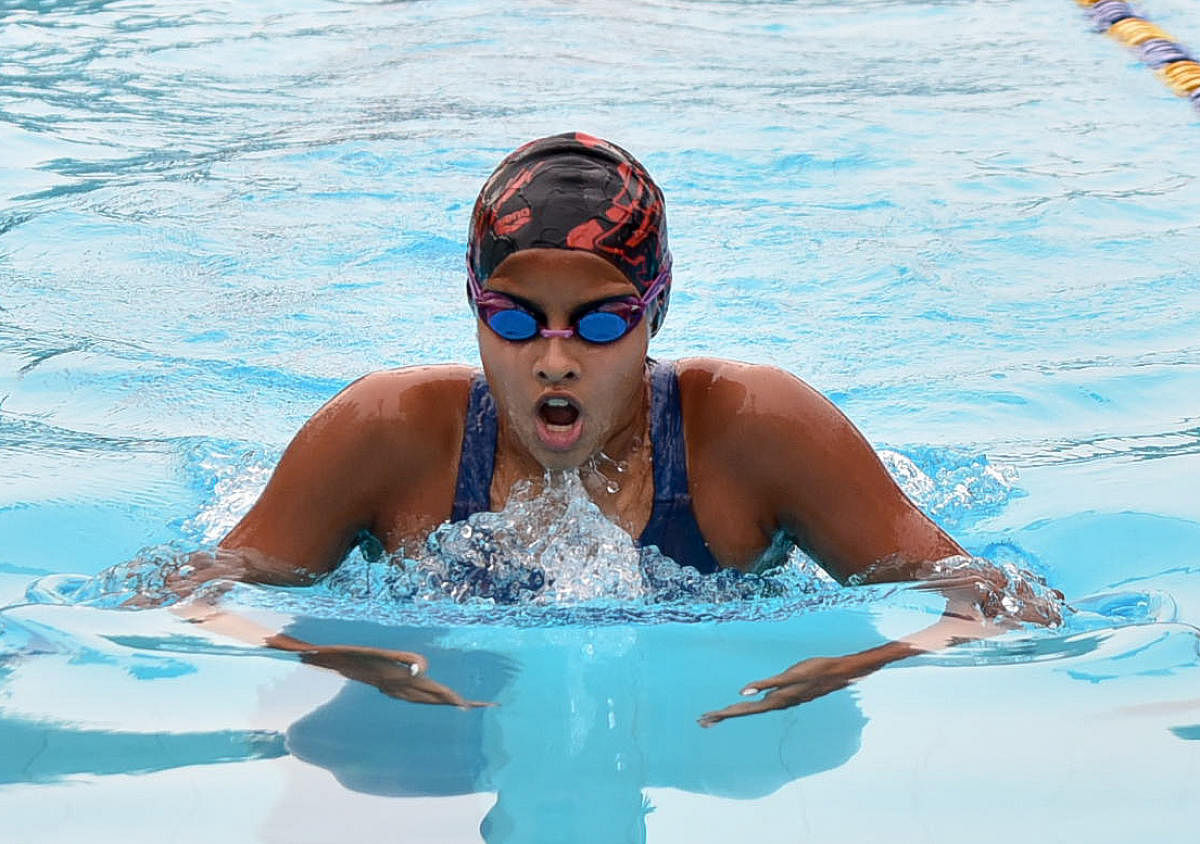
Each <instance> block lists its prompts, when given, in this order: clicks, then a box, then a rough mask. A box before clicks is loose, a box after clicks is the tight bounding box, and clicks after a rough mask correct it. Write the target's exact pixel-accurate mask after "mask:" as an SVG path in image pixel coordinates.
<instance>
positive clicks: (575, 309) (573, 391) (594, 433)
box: [478, 249, 649, 470]
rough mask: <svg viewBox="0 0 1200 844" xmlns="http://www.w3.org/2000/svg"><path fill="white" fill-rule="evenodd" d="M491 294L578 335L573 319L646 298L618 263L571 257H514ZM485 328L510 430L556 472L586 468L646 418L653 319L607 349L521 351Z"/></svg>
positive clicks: (485, 347) (485, 349)
mask: <svg viewBox="0 0 1200 844" xmlns="http://www.w3.org/2000/svg"><path fill="white" fill-rule="evenodd" d="M484 287H485V288H486V289H489V290H496V291H498V292H500V293H506V294H508V295H510V296H514V297H517V298H518V299H520V300H521V301H522V303H524V304H527V305H528V306H530V309H531V310H535V311H536V312H537V313H539V314H540V315H542V316H544V318H545V323H546V325H545V327H546V328H549V329H552V330H558V329H565V328H570V327H571V317H572V315H577V314H578V313H579V312H580V311H581V309H583V308H586V306H587V305H589V304H591V303H594V302H599V301H602V300H605V299H611V298H613V297H618V296H629V295H636V294H637V292H638V291H637V288H635V287H634V285H633V283H632V282H631V281H629V279H627V278H626V277H625V276H624V275H623V274H622V273H621V271H620V270H618V269H617V268H616V267H614V266H613V265H612V264H610V263H608V261H605V260H604V259H603V258H600V257H599V256H597V255H593V254H591V253H590V252H581V251H575V250H567V249H526V250H522V251H520V252H517V253H515V254H513V255H510V256H509V257H508V258H506V259H505V260H504V261H503V262H501V264H500V266H498V267H497V268H496V270H495V272H493V273H492V275H491V277H490V278H489V279H488V280H487V283H486V284H485V285H484ZM478 330H479V354H480V357H481V358H482V359H483V369H484V372H485V373H486V375H487V379H488V384H489V386H490V387H491V390H492V395H493V397H494V398H495V400H496V405H497V407H498V409H499V411H500V416H501V420H502V424H503V426H504V427H505V429H506V431H507V433H508V435H510V436H512V437H513V438H515V440H516V441H517V445H518V446H519V447H521V448H523V449H524V450H525V451H526V452H528V454H529V456H531V457H532V458H533V459H534V460H536V461H537V462H538V463H540V464H541V465H542V466H543V467H545V468H546V469H553V470H562V469H572V468H575V467H577V466H579V465H580V464H582V463H583V462H584V461H586V460H587V459H588V458H589V457H591V456H592V455H594V454H596V453H597V452H598V451H600V450H602V449H603V448H604V447H605V444H606V443H607V442H608V441H609V440H610V439H611V438H613V437H614V436H615V435H617V434H618V433H619V432H621V431H623V430H625V429H627V428H628V427H629V426H632V425H633V424H635V422H636V420H637V419H638V418H639V411H640V409H641V402H642V396H643V388H644V380H643V379H644V372H645V359H646V348H647V344H648V341H649V320H642V321H641V322H640V323H638V324H637V325H636V326H634V328H633V330H632V331H630V332H629V333H628V334H626V335H625V336H624V337H621V338H620V339H618V340H616V341H614V342H612V343H606V344H603V345H597V344H593V343H588V342H587V341H585V340H583V339H581V338H580V337H579V336H578V335H576V336H574V337H568V338H562V337H549V338H547V337H541V336H536V337H534V338H533V339H532V340H527V341H524V342H519V343H514V342H511V341H508V340H505V339H503V338H501V337H499V336H498V335H497V334H496V333H495V332H493V331H492V330H491V329H490V328H488V327H487V326H486V325H484V324H483V322H482V321H480V322H479V323H478Z"/></svg>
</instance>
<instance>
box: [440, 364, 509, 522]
mask: <svg viewBox="0 0 1200 844" xmlns="http://www.w3.org/2000/svg"><path fill="white" fill-rule="evenodd" d="M497 430H498V425H497V422H496V402H495V400H494V399H493V398H492V394H491V392H490V391H489V390H488V383H487V379H486V378H484V376H483V373H482V372H477V373H475V377H474V378H472V379H471V397H470V400H469V401H468V402H467V415H466V417H465V419H464V421H463V438H462V452H461V454H460V455H459V458H458V484H457V485H456V486H455V489H454V509H453V510H452V511H451V514H450V521H452V522H461V521H463V520H464V519H466V518H467V517H468V516H470V515H471V514H472V513H482V512H487V511H488V510H490V509H491V506H492V472H493V470H494V469H495V464H496V432H497Z"/></svg>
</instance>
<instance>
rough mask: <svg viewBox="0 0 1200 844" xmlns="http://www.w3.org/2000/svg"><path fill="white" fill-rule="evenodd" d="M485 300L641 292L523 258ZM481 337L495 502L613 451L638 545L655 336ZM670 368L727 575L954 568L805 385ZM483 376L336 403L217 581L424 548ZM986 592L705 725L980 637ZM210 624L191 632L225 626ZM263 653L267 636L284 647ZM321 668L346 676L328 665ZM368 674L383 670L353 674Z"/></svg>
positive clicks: (418, 381) (440, 512)
mask: <svg viewBox="0 0 1200 844" xmlns="http://www.w3.org/2000/svg"><path fill="white" fill-rule="evenodd" d="M485 286H486V287H487V288H490V289H493V290H496V291H499V292H502V293H506V294H509V295H512V296H515V297H518V298H519V299H520V300H522V302H523V303H526V304H527V305H528V306H529V307H530V308H531V309H533V310H535V311H536V312H538V313H540V314H541V315H543V316H544V319H545V323H546V327H548V328H550V329H565V328H568V327H570V321H571V316H572V315H573V314H575V313H577V312H579V311H580V309H581V308H584V307H586V306H587V305H588V304H590V303H594V302H597V301H600V300H604V299H608V298H611V297H615V296H623V295H629V294H634V293H636V292H637V291H636V289H635V288H634V286H633V284H632V283H631V282H629V281H628V279H626V278H625V276H624V275H622V274H621V272H620V271H619V270H617V269H616V268H615V267H613V266H612V265H611V264H609V263H608V262H607V261H605V260H604V259H602V258H600V257H598V256H596V255H593V254H591V253H588V252H581V251H570V250H561V249H530V250H525V251H521V252H518V253H516V254H514V255H512V256H510V257H509V258H507V259H506V260H505V261H504V262H503V263H502V264H500V266H499V267H498V268H497V269H496V271H495V272H494V273H493V275H492V276H491V277H490V278H489V279H488V281H487V283H486V285H485ZM477 331H478V339H479V349H480V356H481V359H482V361H483V367H484V372H485V373H486V376H487V379H488V384H489V386H490V388H491V392H492V395H493V396H494V398H495V400H496V404H497V408H498V410H499V434H498V440H497V446H496V464H495V474H494V476H493V481H492V488H491V494H492V507H493V508H494V509H497V510H498V509H500V508H502V507H503V506H504V503H505V500H506V498H507V495H508V492H509V490H510V489H511V487H512V485H513V484H514V483H515V482H517V481H519V480H528V481H530V482H532V483H533V484H534V485H535V486H536V485H537V484H539V483H540V481H541V479H542V478H543V476H544V472H545V470H546V469H556V470H557V469H574V468H576V467H579V466H582V465H584V464H585V462H586V461H587V460H588V459H589V458H591V457H592V456H593V455H595V454H597V453H598V452H600V451H603V452H604V453H605V454H606V455H607V456H609V457H611V458H612V459H613V460H624V461H626V462H627V463H628V465H629V469H628V472H626V473H625V474H624V475H623V477H622V484H621V489H620V490H619V491H618V492H617V493H615V494H609V493H608V492H607V491H605V490H604V488H603V479H602V478H601V477H599V476H597V475H595V474H594V473H590V472H587V471H584V472H582V473H581V476H582V478H583V480H584V484H585V487H586V488H587V489H588V492H589V495H590V496H591V497H592V499H593V500H594V501H595V503H596V504H597V506H599V508H600V509H601V510H602V511H603V512H604V513H605V514H606V515H607V516H608V517H609V518H611V519H613V520H614V521H615V522H616V523H618V524H620V525H621V526H622V527H624V528H625V529H626V530H627V531H628V532H629V533H630V535H632V536H638V535H640V533H641V531H642V529H643V528H644V527H645V525H646V522H647V521H648V519H649V516H650V511H651V506H652V502H653V495H654V484H653V476H652V467H651V451H650V446H649V442H648V439H649V437H648V430H649V429H648V419H649V401H650V392H649V385H648V375H647V369H646V364H645V360H646V354H647V348H648V339H649V337H648V332H649V328H648V321H645V320H643V322H642V323H640V324H639V325H638V326H637V327H636V328H635V329H634V330H633V331H631V332H630V333H629V334H627V335H625V336H624V337H622V338H621V339H619V340H617V341H616V342H613V343H610V344H607V345H593V344H589V343H587V342H585V341H583V340H582V339H580V338H579V337H570V338H561V337H552V338H544V337H541V336H537V337H535V338H534V339H532V340H529V341H526V342H523V343H513V342H509V341H507V340H504V339H502V338H500V337H498V336H497V335H495V334H494V333H493V332H492V331H491V330H490V329H489V328H488V327H487V326H485V325H483V324H482V322H479V321H478V320H477ZM676 370H677V372H678V376H679V389H680V397H681V403H682V409H683V423H684V429H685V432H686V440H687V466H688V477H689V485H690V492H691V495H692V501H693V507H694V510H695V514H696V519H697V522H698V523H699V525H700V529H701V531H702V533H703V534H704V538H705V540H706V541H707V543H708V545H709V547H710V549H711V550H712V552H713V555H714V556H715V557H716V559H717V560H718V561H719V562H720V563H721V565H723V566H727V567H734V568H738V569H741V570H747V569H749V568H751V567H752V566H753V565H754V563H755V562H756V561H757V560H758V559H759V557H760V556H761V555H762V553H763V552H764V551H765V550H766V549H767V548H768V546H769V545H770V544H771V541H772V539H773V537H774V536H775V534H776V533H777V532H778V531H780V530H782V531H785V532H786V533H787V535H788V536H790V537H791V538H793V539H794V540H795V542H796V543H797V544H798V545H799V546H800V547H801V548H802V549H803V550H804V551H805V552H806V553H808V554H809V555H810V556H811V557H812V558H813V559H815V560H816V561H817V562H819V563H820V564H821V565H822V566H823V567H824V568H825V569H826V570H827V571H829V572H830V574H832V575H833V576H834V577H836V578H837V579H838V580H840V581H845V580H846V579H847V578H849V577H850V576H851V575H854V574H858V573H862V572H864V571H866V570H868V569H871V568H872V567H874V566H877V565H878V564H881V563H883V564H886V571H887V575H886V578H887V579H893V580H907V579H919V578H920V572H921V568H922V566H924V565H926V564H928V563H929V562H931V561H936V560H941V559H944V558H946V557H950V556H954V555H959V554H962V553H963V551H962V549H961V548H960V547H959V546H958V544H957V543H955V542H954V540H952V539H951V538H950V537H949V536H947V535H946V534H945V533H944V532H943V531H942V530H941V529H940V528H938V527H937V525H935V524H934V523H933V522H932V521H931V520H930V519H929V518H928V517H927V516H925V514H924V513H922V512H921V511H920V510H919V509H918V508H917V507H916V506H915V505H913V504H912V502H910V501H909V500H908V498H907V497H906V496H905V495H904V494H903V492H901V490H900V489H899V487H898V486H897V485H896V483H895V482H894V481H893V480H892V478H891V476H890V475H889V474H888V472H887V471H886V469H885V468H884V467H883V465H882V464H881V463H880V461H879V459H878V457H877V456H876V454H875V452H874V450H873V449H872V448H871V447H870V445H869V444H868V443H867V441H866V439H865V438H864V437H863V435H862V434H861V433H860V432H859V431H858V430H857V429H856V428H855V427H854V425H853V424H851V423H850V421H849V420H848V419H847V418H846V417H845V416H844V415H843V414H842V413H841V411H839V410H838V409H837V408H836V407H835V406H834V405H833V404H832V403H831V402H830V401H829V400H827V399H826V398H825V397H824V396H822V395H821V394H820V393H818V392H817V391H816V390H814V389H812V388H811V387H809V386H808V385H807V384H805V383H804V382H803V381H801V380H800V379H798V378H796V377H794V376H792V375H790V374H788V373H786V372H783V371H781V370H779V369H776V368H774V367H769V366H758V365H751V364H743V363H736V362H732V361H725V360H717V359H711V358H693V359H686V360H682V361H679V362H678V363H677V364H676ZM472 375H473V372H472V370H471V369H469V368H468V367H464V366H449V365H448V366H423V367H410V368H403V369H397V370H389V371H383V372H376V373H373V374H371V375H368V376H366V377H364V378H361V379H359V380H358V381H356V382H354V383H353V384H351V385H350V386H349V387H347V388H346V389H345V390H343V391H342V392H341V393H339V394H338V395H337V396H336V397H334V398H333V399H332V400H331V401H330V402H329V403H328V404H326V405H325V406H324V407H323V408H321V409H320V410H319V411H318V412H317V413H316V414H315V415H314V416H313V417H312V419H310V420H309V421H308V422H307V423H306V424H305V425H304V427H303V428H302V429H301V430H300V432H299V433H298V434H297V435H296V437H295V439H294V440H293V441H292V443H291V444H290V445H289V446H288V448H287V450H286V451H285V453H284V455H283V458H282V459H281V460H280V463H279V465H278V467H277V468H276V470H275V472H274V474H273V475H272V477H271V480H270V482H269V483H268V485H267V487H266V489H265V490H264V491H263V493H262V496H261V497H260V498H259V500H258V502H257V503H256V504H255V505H254V507H253V508H252V509H251V510H250V512H249V513H248V514H247V515H246V517H245V518H244V519H242V521H241V522H240V523H239V524H238V525H237V526H236V527H235V528H234V529H233V530H232V531H231V532H230V533H229V535H228V536H227V537H226V538H225V539H224V540H223V541H222V542H221V549H222V551H223V553H222V555H221V556H222V557H224V558H225V559H227V560H228V559H236V560H244V561H246V562H245V563H244V565H242V564H236V565H234V566H233V568H234V569H238V567H239V565H241V568H240V569H238V570H236V571H232V572H226V576H229V575H230V574H232V576H234V577H240V578H243V579H252V580H263V581H267V582H274V583H288V582H293V583H296V582H304V580H305V579H307V578H310V577H312V576H315V575H318V574H321V573H324V572H328V571H330V570H332V569H333V568H334V567H336V566H337V565H338V563H339V562H340V561H341V560H342V558H343V557H344V556H345V555H346V553H347V552H348V551H349V550H350V548H351V547H352V545H353V543H354V541H355V538H356V537H357V535H358V534H359V532H360V531H361V530H363V529H366V530H370V531H371V532H372V533H373V534H374V535H375V536H377V537H379V538H380V539H381V540H382V542H383V544H384V546H385V548H386V549H387V550H388V551H389V552H394V551H409V552H411V551H415V550H416V549H418V548H420V547H421V546H422V545H423V542H424V540H425V538H426V536H427V535H428V533H429V532H430V531H431V530H433V528H435V527H436V526H437V525H439V524H441V523H442V522H444V521H445V520H447V519H448V518H449V517H450V513H451V509H452V506H453V502H454V491H455V483H456V478H457V473H458V461H459V453H460V449H461V443H462V435H463V427H464V416H465V411H466V406H467V398H468V389H469V386H470V382H471V378H472ZM548 398H555V399H560V400H564V399H565V400H566V402H567V404H568V405H569V406H570V407H571V408H573V409H574V410H575V411H576V412H577V416H573V415H572V414H571V413H570V412H567V417H569V418H570V424H563V423H564V422H565V421H566V420H567V417H563V416H561V415H559V416H555V415H554V414H553V413H550V412H548V411H546V410H545V404H546V400H547V399H548ZM559 403H560V404H561V401H560V402H559ZM556 423H557V424H556ZM255 561H257V562H255ZM263 561H271V562H269V563H265V562H263ZM200 576H201V577H203V576H204V575H203V574H201V575H200ZM975 587H976V584H973V583H970V584H964V585H960V586H959V587H957V588H953V589H951V588H948V589H945V590H943V591H946V592H947V594H948V597H949V598H950V599H951V602H952V612H951V613H950V614H949V615H948V616H947V617H946V619H944V621H943V622H941V623H940V624H941V625H942V626H941V627H939V626H938V625H935V626H934V628H931V630H930V631H923V632H922V634H917V635H916V636H914V637H908V639H906V640H901V641H899V642H894V643H891V645H890V646H883V648H882V649H873V650H872V651H869V652H865V653H863V654H854V655H851V656H849V657H835V658H830V659H828V660H823V661H820V662H814V661H813V660H808V661H806V662H804V663H799V664H798V665H796V666H793V667H792V668H791V669H789V670H788V671H787V672H784V674H781V675H777V676H776V677H773V678H767V679H765V680H763V681H761V682H758V683H752V684H750V686H748V687H747V689H746V690H743V692H744V693H757V692H758V691H766V690H768V689H772V690H773V691H771V692H770V693H769V694H768V695H767V696H766V697H765V698H764V699H762V700H756V701H752V702H747V703H743V704H735V705H734V706H732V707H728V708H727V709H725V710H721V711H719V712H715V713H709V714H708V715H706V716H704V718H702V720H701V723H704V724H706V725H707V724H710V723H716V722H717V721H719V720H722V719H723V718H726V717H733V716H736V715H742V714H749V713H750V712H754V711H762V710H764V709H774V708H780V707H782V706H792V705H795V704H796V703H799V702H802V701H804V700H810V699H812V698H813V697H816V696H819V695H821V694H825V693H828V692H829V691H832V690H833V689H835V688H841V687H842V686H845V685H846V684H848V683H849V682H852V681H853V680H854V679H856V678H858V677H861V676H863V675H864V674H866V673H870V671H873V670H875V669H876V668H878V667H880V666H881V665H883V664H886V663H888V662H891V661H894V660H895V659H901V658H904V657H906V656H909V655H912V654H913V653H918V652H922V651H924V650H929V649H932V648H935V647H944V646H945V645H946V644H949V643H951V642H953V641H960V640H963V639H970V638H979V636H981V635H988V632H989V631H987V630H986V629H985V628H986V627H987V622H986V620H985V619H983V618H982V617H981V616H980V614H979V611H978V606H977V605H976V600H977V593H976V592H975V591H973V590H974V589H975ZM213 619H214V616H212V615H211V614H209V615H207V616H205V617H204V619H203V620H202V621H201V620H200V619H193V620H198V621H201V623H210V624H212V626H214V627H219V624H217V623H216V622H214V621H213ZM270 639H271V636H270V635H269V634H264V635H263V636H261V637H260V639H259V640H260V641H267V642H268V644H272V646H275V647H279V646H280V643H278V642H276V643H272V642H270V641H269V640H270ZM285 644H287V646H288V647H287V649H297V646H294V645H293V644H292V643H290V642H289V643H285ZM301 644H303V643H301ZM354 658H355V657H354V656H353V655H351V656H348V657H346V659H354ZM324 661H325V662H326V663H329V664H330V666H331V667H336V666H335V665H334V664H333V663H335V662H336V660H334V659H333V658H331V657H329V656H328V654H326V656H325V658H324ZM400 662H401V663H403V660H400ZM342 673H346V674H347V676H350V675H351V674H352V673H354V672H347V671H343V672H342ZM364 675H365V676H368V677H370V676H377V675H379V672H374V673H372V672H358V676H357V679H364ZM367 681H368V682H369V681H370V680H369V679H368V680H367ZM404 681H405V682H408V680H407V677H406V678H404ZM376 685H379V686H380V688H382V689H384V691H386V692H388V693H394V690H391V689H390V687H387V683H382V684H376ZM445 697H446V700H447V702H457V701H455V700H453V698H451V697H450V696H449V695H446V696H445Z"/></svg>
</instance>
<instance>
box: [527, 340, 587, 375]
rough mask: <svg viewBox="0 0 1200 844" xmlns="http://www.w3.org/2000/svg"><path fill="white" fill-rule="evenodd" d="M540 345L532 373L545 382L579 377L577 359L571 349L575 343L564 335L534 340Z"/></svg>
mask: <svg viewBox="0 0 1200 844" xmlns="http://www.w3.org/2000/svg"><path fill="white" fill-rule="evenodd" d="M534 342H536V343H537V344H538V346H539V347H540V348H539V350H538V355H537V357H536V358H535V359H534V363H533V367H534V375H535V376H536V377H537V379H538V380H539V381H541V382H543V383H546V384H559V383H562V382H563V381H574V380H576V379H577V378H578V377H579V360H578V359H577V358H576V357H575V355H574V354H573V351H572V346H574V345H575V344H574V343H573V342H572V341H571V340H569V339H567V338H564V337H548V338H544V339H538V340H536V341H534Z"/></svg>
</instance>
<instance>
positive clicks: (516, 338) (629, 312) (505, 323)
mask: <svg viewBox="0 0 1200 844" xmlns="http://www.w3.org/2000/svg"><path fill="white" fill-rule="evenodd" d="M670 278H671V274H670V267H669V265H668V267H667V268H665V269H664V270H663V272H662V273H660V274H659V276H658V278H656V279H655V280H654V282H653V283H652V284H651V285H650V286H649V287H648V288H646V292H645V293H643V294H642V295H640V296H623V297H621V298H617V299H609V300H606V301H603V302H598V303H596V304H594V305H591V306H589V307H587V308H585V309H584V310H583V311H581V312H578V313H576V314H575V315H573V316H572V318H571V327H570V328H562V329H551V328H546V327H545V317H542V316H541V315H539V314H537V313H535V312H534V311H532V310H530V309H529V308H527V307H525V306H524V305H522V304H521V303H520V302H518V301H517V300H516V299H514V298H513V297H511V296H508V295H507V294H504V293H500V292H499V291H496V290H483V289H481V288H480V286H479V282H478V281H476V280H475V275H474V273H471V272H468V275H467V285H468V289H469V291H470V294H471V302H472V304H473V305H474V307H475V312H476V313H477V314H479V318H480V319H481V320H483V322H484V323H485V324H486V325H487V327H488V328H490V329H491V330H492V331H494V332H495V333H496V334H497V335H498V336H500V337H503V338H504V339H505V340H508V341H510V342H513V343H521V342H524V341H526V340H532V339H533V338H534V337H561V338H564V339H566V338H569V337H574V336H575V335H579V337H580V339H582V340H584V341H586V342H588V343H594V344H597V345H602V344H605V343H613V342H616V341H617V340H620V339H621V338H622V337H624V336H625V335H626V334H628V333H629V332H630V331H632V330H633V329H634V328H635V327H637V325H638V323H640V322H641V321H642V317H644V316H645V315H646V310H647V307H648V306H649V304H650V303H651V302H653V301H654V298H655V297H656V296H657V295H658V294H659V292H660V291H661V290H662V288H663V287H664V286H665V285H666V283H667V282H668V281H669V280H670Z"/></svg>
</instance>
